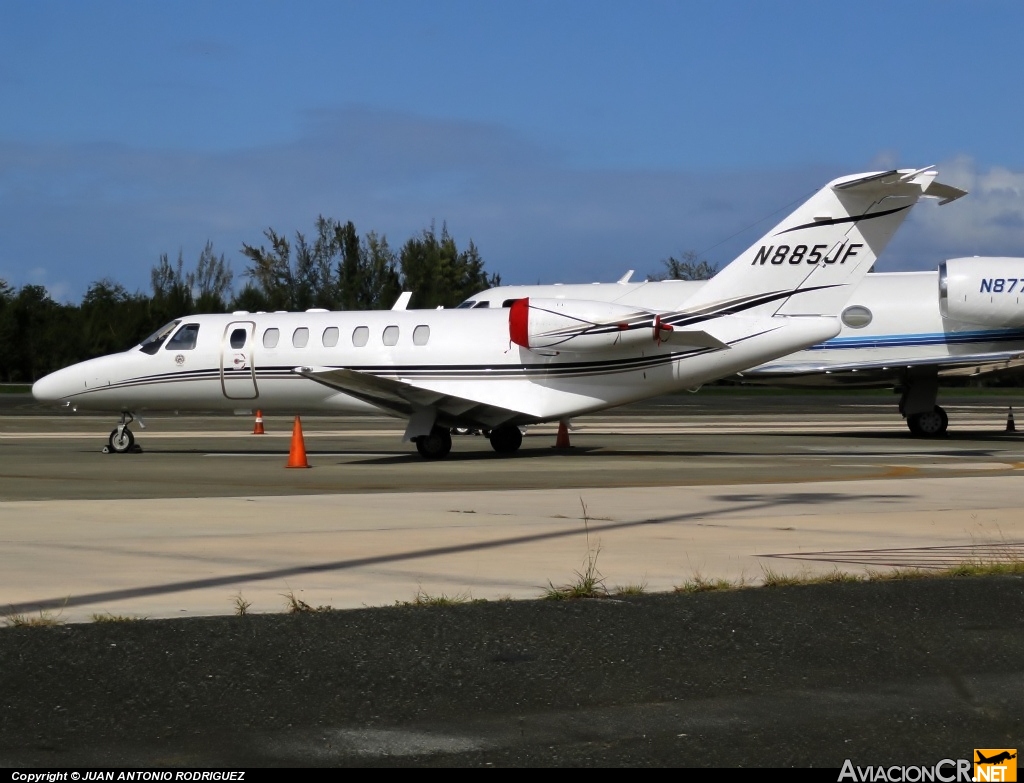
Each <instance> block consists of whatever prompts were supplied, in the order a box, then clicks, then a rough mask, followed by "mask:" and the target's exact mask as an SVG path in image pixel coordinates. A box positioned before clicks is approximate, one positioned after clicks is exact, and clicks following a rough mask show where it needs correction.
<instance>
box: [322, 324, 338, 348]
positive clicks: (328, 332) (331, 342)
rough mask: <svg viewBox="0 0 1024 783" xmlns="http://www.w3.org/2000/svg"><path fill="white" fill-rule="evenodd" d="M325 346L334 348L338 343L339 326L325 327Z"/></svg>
mask: <svg viewBox="0 0 1024 783" xmlns="http://www.w3.org/2000/svg"><path fill="white" fill-rule="evenodd" d="M323 343H324V348H333V347H334V346H336V345H337V344H338V327H337V326H328V327H327V328H326V329H324V336H323Z"/></svg>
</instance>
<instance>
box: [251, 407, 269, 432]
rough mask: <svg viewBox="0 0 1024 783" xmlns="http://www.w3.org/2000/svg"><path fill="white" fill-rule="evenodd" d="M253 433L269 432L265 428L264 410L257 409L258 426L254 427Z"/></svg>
mask: <svg viewBox="0 0 1024 783" xmlns="http://www.w3.org/2000/svg"><path fill="white" fill-rule="evenodd" d="M252 434H253V435H266V434H267V433H266V432H265V431H264V430H263V411H261V410H257V411H256V426H255V427H253V428H252Z"/></svg>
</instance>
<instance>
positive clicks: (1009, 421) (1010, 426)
mask: <svg viewBox="0 0 1024 783" xmlns="http://www.w3.org/2000/svg"><path fill="white" fill-rule="evenodd" d="M1016 431H1017V427H1016V426H1014V423H1013V406H1010V412H1009V413H1008V414H1006V432H1016Z"/></svg>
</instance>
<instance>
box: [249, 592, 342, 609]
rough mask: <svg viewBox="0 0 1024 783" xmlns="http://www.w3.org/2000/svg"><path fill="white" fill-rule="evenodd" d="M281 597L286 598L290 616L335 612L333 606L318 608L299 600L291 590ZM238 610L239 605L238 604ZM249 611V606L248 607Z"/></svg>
mask: <svg viewBox="0 0 1024 783" xmlns="http://www.w3.org/2000/svg"><path fill="white" fill-rule="evenodd" d="M281 597H282V598H284V601H285V608H286V609H287V610H288V613H289V614H319V613H322V612H333V611H334V607H333V606H317V607H313V606H310V605H309V604H307V603H306V602H305V601H303V600H302V599H301V598H299V597H298V596H297V595H295V593H293V592H292V591H291V590H289V591H288V592H287V593H281ZM236 608H237V604H236ZM246 611H248V606H246Z"/></svg>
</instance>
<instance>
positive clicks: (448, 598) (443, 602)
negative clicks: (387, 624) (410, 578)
mask: <svg viewBox="0 0 1024 783" xmlns="http://www.w3.org/2000/svg"><path fill="white" fill-rule="evenodd" d="M482 601H484V599H483V598H473V596H472V594H470V593H469V592H465V593H456V594H455V595H448V594H446V593H441V594H440V595H431V594H430V593H425V592H423V590H422V588H421V589H418V590H417V591H416V595H415V596H413V599H412V600H411V601H395V606H455V605H456V604H468V603H478V602H482Z"/></svg>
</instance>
